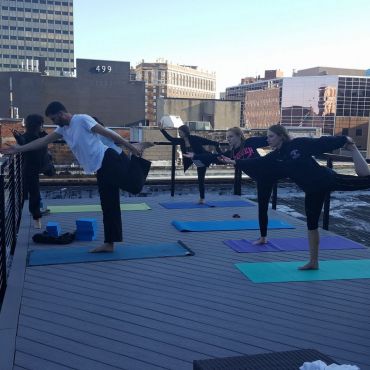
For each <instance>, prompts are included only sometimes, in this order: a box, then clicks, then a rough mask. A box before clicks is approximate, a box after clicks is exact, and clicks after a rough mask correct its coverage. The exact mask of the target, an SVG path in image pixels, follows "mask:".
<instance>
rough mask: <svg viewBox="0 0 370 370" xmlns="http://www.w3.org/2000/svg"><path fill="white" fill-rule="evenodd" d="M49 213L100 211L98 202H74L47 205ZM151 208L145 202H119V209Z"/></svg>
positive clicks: (144, 209) (141, 209) (136, 209)
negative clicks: (73, 203)
mask: <svg viewBox="0 0 370 370" xmlns="http://www.w3.org/2000/svg"><path fill="white" fill-rule="evenodd" d="M48 209H50V213H68V212H101V206H100V204H75V205H68V206H48ZM149 209H151V208H150V207H149V206H148V205H147V204H146V203H125V204H121V211H148V210H149Z"/></svg>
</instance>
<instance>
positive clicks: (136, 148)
mask: <svg viewBox="0 0 370 370" xmlns="http://www.w3.org/2000/svg"><path fill="white" fill-rule="evenodd" d="M129 150H130V152H131V153H132V154H133V155H136V156H137V157H141V156H142V154H143V151H144V150H143V148H142V147H141V145H140V144H132V145H131V147H130V149H129Z"/></svg>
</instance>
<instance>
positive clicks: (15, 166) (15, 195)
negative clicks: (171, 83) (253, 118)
mask: <svg viewBox="0 0 370 370" xmlns="http://www.w3.org/2000/svg"><path fill="white" fill-rule="evenodd" d="M154 144H156V145H166V146H168V145H171V146H172V148H171V149H172V150H171V176H170V185H171V186H170V191H171V196H172V197H174V196H175V184H176V149H177V148H176V147H177V145H174V144H172V143H170V142H155V143H154ZM221 145H227V144H221ZM320 159H326V161H327V166H328V167H329V168H332V166H333V162H334V161H338V162H348V161H351V160H352V158H351V157H348V156H343V155H335V154H324V155H322V156H321V157H320ZM367 162H368V163H370V160H367ZM22 166H23V162H22V155H21V154H20V153H19V154H16V155H12V156H8V157H5V158H3V162H2V163H0V303H1V301H2V299H3V297H4V294H5V289H6V282H7V276H8V273H9V269H10V264H11V259H12V256H13V254H14V250H15V247H16V242H17V233H18V229H19V225H20V221H21V214H22V208H23V203H24V189H23V168H22ZM233 182H234V184H233V188H234V189H233V190H234V191H233V192H234V194H235V195H241V194H242V171H241V170H240V169H235V170H234V181H233ZM277 200H278V184H277V183H276V184H275V185H274V187H273V192H272V196H271V204H272V208H273V209H275V210H276V208H277ZM329 214H330V194H328V196H327V198H326V200H325V203H324V212H323V229H325V230H328V229H329Z"/></svg>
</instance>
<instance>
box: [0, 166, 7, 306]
mask: <svg viewBox="0 0 370 370" xmlns="http://www.w3.org/2000/svg"><path fill="white" fill-rule="evenodd" d="M6 268H7V261H6V233H5V179H4V173H3V168H2V167H0V303H1V301H2V300H3V298H4V294H5V289H6V276H7V271H6Z"/></svg>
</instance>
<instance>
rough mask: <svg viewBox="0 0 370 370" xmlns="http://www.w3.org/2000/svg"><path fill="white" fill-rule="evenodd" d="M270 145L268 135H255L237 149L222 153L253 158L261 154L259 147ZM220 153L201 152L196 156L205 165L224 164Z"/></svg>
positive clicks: (237, 157)
mask: <svg viewBox="0 0 370 370" xmlns="http://www.w3.org/2000/svg"><path fill="white" fill-rule="evenodd" d="M266 146H268V142H267V137H266V136H255V137H250V138H248V139H245V140H244V141H243V143H242V144H241V145H240V147H238V148H236V149H229V150H227V151H226V152H224V153H222V155H224V156H225V157H229V158H231V159H235V160H238V159H251V158H258V157H260V154H259V153H258V151H257V149H258V148H265V147H266ZM219 156H220V154H211V153H205V154H203V153H201V154H197V155H195V156H194V159H195V160H200V161H201V162H202V163H203V164H204V165H205V166H209V165H210V164H211V163H215V164H222V162H220V161H219V160H218V158H217V157H219Z"/></svg>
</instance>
